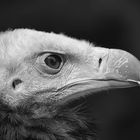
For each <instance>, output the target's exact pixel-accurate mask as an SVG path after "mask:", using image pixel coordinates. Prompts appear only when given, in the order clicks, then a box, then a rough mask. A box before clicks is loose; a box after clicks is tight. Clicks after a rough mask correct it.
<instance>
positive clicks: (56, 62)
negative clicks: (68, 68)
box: [44, 55, 62, 69]
mask: <svg viewBox="0 0 140 140" xmlns="http://www.w3.org/2000/svg"><path fill="white" fill-rule="evenodd" d="M44 62H45V63H46V65H48V66H49V67H51V68H53V69H58V68H59V67H60V65H61V62H62V60H61V57H60V56H58V55H49V56H48V57H46V58H45V60H44Z"/></svg>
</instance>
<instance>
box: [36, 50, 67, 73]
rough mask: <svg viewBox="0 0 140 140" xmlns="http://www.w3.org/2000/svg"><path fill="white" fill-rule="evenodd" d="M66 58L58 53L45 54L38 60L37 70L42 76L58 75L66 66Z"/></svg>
mask: <svg viewBox="0 0 140 140" xmlns="http://www.w3.org/2000/svg"><path fill="white" fill-rule="evenodd" d="M64 62H65V57H64V55H63V54H58V53H43V54H41V55H40V56H39V57H38V58H37V60H36V68H37V70H38V71H39V72H41V73H42V74H51V75H54V74H57V73H58V72H59V71H60V70H61V68H62V66H63V65H64Z"/></svg>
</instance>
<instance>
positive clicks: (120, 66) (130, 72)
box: [102, 49, 140, 88]
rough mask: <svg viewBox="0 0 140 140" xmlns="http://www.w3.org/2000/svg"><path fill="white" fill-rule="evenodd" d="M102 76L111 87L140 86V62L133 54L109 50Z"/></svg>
mask: <svg viewBox="0 0 140 140" xmlns="http://www.w3.org/2000/svg"><path fill="white" fill-rule="evenodd" d="M102 74H103V75H104V77H105V78H104V79H102V80H107V81H108V82H109V84H110V86H114V87H116V88H121V87H122V88H124V87H132V86H137V85H140V61H139V60H138V59H137V58H136V57H134V56H133V55H132V54H130V53H128V52H126V51H123V50H117V49H109V51H108V56H106V58H105V60H104V63H103V65H102Z"/></svg>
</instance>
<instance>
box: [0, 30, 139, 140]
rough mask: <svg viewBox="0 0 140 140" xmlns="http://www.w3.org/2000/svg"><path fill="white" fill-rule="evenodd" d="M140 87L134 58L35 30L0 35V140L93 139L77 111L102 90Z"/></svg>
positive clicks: (12, 31) (92, 133) (86, 42)
mask: <svg viewBox="0 0 140 140" xmlns="http://www.w3.org/2000/svg"><path fill="white" fill-rule="evenodd" d="M139 85H140V61H139V60H138V59H137V58H136V57H134V56H133V55H132V54H130V53H128V52H126V51H123V50H119V49H108V48H102V47H96V46H95V45H94V44H92V43H90V42H88V41H85V40H79V39H74V38H71V37H68V36H66V35H63V34H56V33H53V32H51V33H47V32H42V31H36V30H33V29H15V30H9V31H5V32H1V33H0V140H94V139H96V130H94V129H90V123H92V122H91V121H89V119H87V118H86V117H85V116H82V113H80V111H79V108H80V107H74V108H68V107H66V106H67V104H68V103H70V102H72V101H73V100H76V99H79V98H80V97H85V96H90V95H92V94H95V93H96V94H97V93H99V92H100V91H103V90H108V89H114V88H127V87H133V86H139Z"/></svg>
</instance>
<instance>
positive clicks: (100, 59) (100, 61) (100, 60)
mask: <svg viewBox="0 0 140 140" xmlns="http://www.w3.org/2000/svg"><path fill="white" fill-rule="evenodd" d="M101 63H102V58H99V67H100V66H101Z"/></svg>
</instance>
